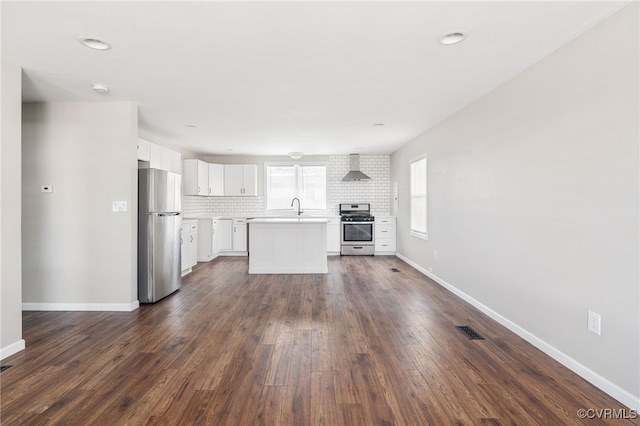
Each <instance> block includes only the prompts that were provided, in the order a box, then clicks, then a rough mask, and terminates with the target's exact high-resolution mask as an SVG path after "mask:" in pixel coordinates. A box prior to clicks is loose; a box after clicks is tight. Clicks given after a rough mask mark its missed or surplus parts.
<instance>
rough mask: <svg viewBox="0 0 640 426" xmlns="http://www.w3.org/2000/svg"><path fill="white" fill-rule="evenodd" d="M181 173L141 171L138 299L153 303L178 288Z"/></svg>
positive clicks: (179, 283)
mask: <svg viewBox="0 0 640 426" xmlns="http://www.w3.org/2000/svg"><path fill="white" fill-rule="evenodd" d="M181 185H182V176H180V175H179V174H177V173H171V172H167V171H164V170H158V169H139V170H138V300H139V301H140V303H154V302H157V301H158V300H160V299H162V298H163V297H166V296H168V295H170V294H171V293H173V292H175V291H176V290H178V289H179V288H180V287H181V285H182V278H181V274H180V264H181V258H180V256H181V255H180V226H181V225H182V215H181V214H180V212H181V210H182V201H181V193H180V190H181Z"/></svg>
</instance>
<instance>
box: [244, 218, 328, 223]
mask: <svg viewBox="0 0 640 426" xmlns="http://www.w3.org/2000/svg"><path fill="white" fill-rule="evenodd" d="M328 222H329V220H328V219H326V218H320V217H256V218H253V219H249V220H247V223H272V224H280V223H293V224H296V223H297V224H300V223H328Z"/></svg>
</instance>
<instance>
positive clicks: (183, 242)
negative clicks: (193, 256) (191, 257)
mask: <svg viewBox="0 0 640 426" xmlns="http://www.w3.org/2000/svg"><path fill="white" fill-rule="evenodd" d="M187 235H189V234H187V233H186V232H182V233H181V234H180V270H181V271H184V270H185V269H188V268H189V266H187V257H188V254H187V251H188V248H187V240H188V237H187Z"/></svg>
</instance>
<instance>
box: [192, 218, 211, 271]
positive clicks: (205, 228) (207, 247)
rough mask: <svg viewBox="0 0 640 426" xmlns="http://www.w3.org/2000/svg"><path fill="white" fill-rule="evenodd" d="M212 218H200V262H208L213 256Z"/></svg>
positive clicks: (198, 257) (198, 258)
mask: <svg viewBox="0 0 640 426" xmlns="http://www.w3.org/2000/svg"><path fill="white" fill-rule="evenodd" d="M211 222H212V220H211V219H199V220H198V250H197V253H198V254H197V257H196V259H197V260H198V261H200V262H208V261H210V260H211V259H212V257H213V252H212V250H211V247H212V243H211V227H212V224H211Z"/></svg>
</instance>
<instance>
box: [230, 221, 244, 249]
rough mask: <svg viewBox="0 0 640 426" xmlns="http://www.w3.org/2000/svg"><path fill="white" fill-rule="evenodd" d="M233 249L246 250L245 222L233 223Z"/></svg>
mask: <svg viewBox="0 0 640 426" xmlns="http://www.w3.org/2000/svg"><path fill="white" fill-rule="evenodd" d="M233 251H247V224H246V223H238V224H234V225H233Z"/></svg>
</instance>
